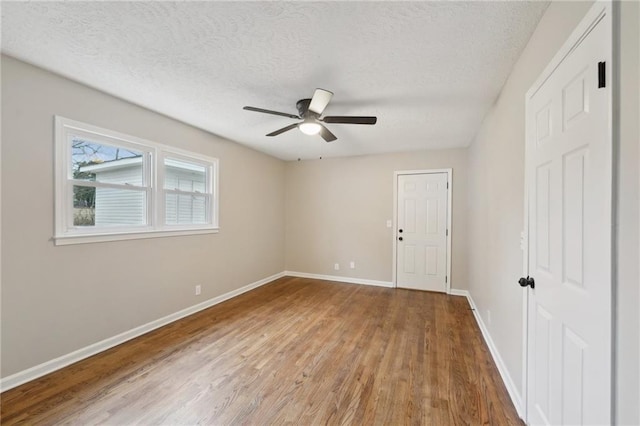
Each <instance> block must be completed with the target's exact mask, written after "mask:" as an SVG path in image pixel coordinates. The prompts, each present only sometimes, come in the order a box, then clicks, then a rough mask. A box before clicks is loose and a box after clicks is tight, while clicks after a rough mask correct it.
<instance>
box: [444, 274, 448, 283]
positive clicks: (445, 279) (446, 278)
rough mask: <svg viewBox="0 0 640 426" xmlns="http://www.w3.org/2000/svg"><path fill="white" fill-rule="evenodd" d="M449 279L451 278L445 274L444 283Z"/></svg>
mask: <svg viewBox="0 0 640 426" xmlns="http://www.w3.org/2000/svg"><path fill="white" fill-rule="evenodd" d="M448 279H449V277H447V276H446V275H445V276H444V283H445V284H446V283H448V282H449V281H448Z"/></svg>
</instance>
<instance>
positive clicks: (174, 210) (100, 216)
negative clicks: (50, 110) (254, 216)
mask: <svg viewBox="0 0 640 426" xmlns="http://www.w3.org/2000/svg"><path fill="white" fill-rule="evenodd" d="M55 143H56V160H55V161H56V233H55V241H56V244H57V245H60V244H75V243H84V242H97V241H112V240H120V239H132V238H148V237H157V236H166V235H185V234H194V233H208V232H216V231H217V229H218V223H217V222H218V221H217V219H218V214H217V199H216V197H217V191H216V188H217V171H218V160H217V159H215V158H210V157H206V156H202V155H199V154H194V153H190V152H186V151H182V150H178V149H175V148H172V147H168V146H165V145H161V144H158V143H154V142H150V141H145V140H142V139H139V138H135V137H133V136H127V135H122V134H119V133H116V132H112V131H109V130H105V129H100V128H97V127H95V126H91V125H88V124H83V123H79V122H76V121H72V120H68V119H66V118H62V117H56V138H55Z"/></svg>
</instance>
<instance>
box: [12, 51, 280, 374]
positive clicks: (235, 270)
mask: <svg viewBox="0 0 640 426" xmlns="http://www.w3.org/2000/svg"><path fill="white" fill-rule="evenodd" d="M54 114H58V115H62V116H65V117H68V118H71V119H75V120H79V121H83V122H86V123H90V124H94V125H97V126H101V127H105V128H108V129H113V130H116V131H119V132H123V133H126V134H130V135H134V136H138V137H142V138H145V139H149V140H153V141H157V142H160V143H165V144H169V145H173V146H176V147H179V148H183V149H187V150H190V151H194V152H198V153H203V154H206V155H210V156H213V157H217V158H219V159H220V198H221V203H220V233H219V234H209V235H199V236H187V237H169V238H155V239H146V240H132V241H121V242H108V243H98V244H83V245H73V246H58V247H56V246H54V245H53V243H52V242H51V237H52V235H53V181H52V178H53V116H54ZM212 119H215V117H212ZM284 178H285V164H284V162H282V161H280V160H276V159H274V158H272V157H269V156H267V155H264V154H261V153H258V152H256V151H253V150H250V149H247V148H244V147H242V146H240V145H238V144H234V143H231V142H228V141H225V140H223V139H221V138H219V137H216V136H213V135H211V134H209V133H206V132H203V131H200V130H197V129H195V128H193V127H190V126H187V125H185V124H182V123H179V122H177V121H175V120H172V119H169V118H167V117H164V116H161V115H159V114H156V113H153V112H150V111H148V110H145V109H143V108H140V107H137V106H135V105H132V104H130V103H127V102H124V101H122V100H119V99H116V98H114V97H111V96H109V95H106V94H104V93H101V92H98V91H95V90H93V89H90V88H88V87H86V86H83V85H80V84H77V83H74V82H72V81H70V80H67V79H64V78H62V77H59V76H56V75H54V74H51V73H48V72H45V71H43V70H41V69H38V68H35V67H32V66H30V65H27V64H25V63H22V62H19V61H17V60H14V59H12V58H8V57H5V56H3V57H2V191H1V194H2V330H1V331H2V377H6V376H8V375H11V374H13V373H16V372H18V371H21V370H23V369H26V368H29V367H32V366H34V365H37V364H39V363H42V362H45V361H48V360H51V359H53V358H56V357H58V356H61V355H65V354H67V353H69V352H72V351H74V350H76V349H79V348H82V347H85V346H87V345H89V344H92V343H95V342H98V341H100V340H102V339H105V338H108V337H112V336H114V335H116V334H118V333H121V332H123V331H126V330H129V329H132V328H134V327H136V326H139V325H142V324H145V323H147V322H149V321H152V320H156V319H158V318H161V317H163V316H165V315H168V314H171V313H174V312H176V311H178V310H180V309H183V308H186V307H189V306H192V305H195V304H196V303H199V302H202V301H205V300H207V299H209V298H212V297H214V296H217V295H220V294H223V293H226V292H228V291H231V290H234V289H237V288H239V287H241V286H244V285H246V284H249V283H251V282H254V281H257V280H259V279H262V278H265V277H267V276H270V275H272V274H276V273H278V272H281V271H283V270H284V210H283V207H284ZM196 284H201V285H202V295H201V296H198V297H196V296H194V286H195V285H196Z"/></svg>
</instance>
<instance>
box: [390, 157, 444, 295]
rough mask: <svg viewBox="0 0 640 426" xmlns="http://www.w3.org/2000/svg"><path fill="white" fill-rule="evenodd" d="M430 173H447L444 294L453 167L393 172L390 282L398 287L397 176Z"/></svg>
mask: <svg viewBox="0 0 640 426" xmlns="http://www.w3.org/2000/svg"><path fill="white" fill-rule="evenodd" d="M430 173H446V174H447V182H448V184H449V185H448V188H447V229H448V230H449V232H448V234H447V279H446V283H445V284H446V290H445V291H446V294H451V288H452V287H451V236H452V235H453V230H452V226H451V225H452V223H451V217H452V210H451V208H452V206H453V203H452V194H453V180H452V177H453V169H451V168H449V169H426V170H400V171H395V172H394V173H393V231H392V246H393V267H392V274H393V276H392V282H393V287H395V288H397V287H398V278H397V275H396V273H397V266H398V240H397V238H398V176H401V175H419V174H430Z"/></svg>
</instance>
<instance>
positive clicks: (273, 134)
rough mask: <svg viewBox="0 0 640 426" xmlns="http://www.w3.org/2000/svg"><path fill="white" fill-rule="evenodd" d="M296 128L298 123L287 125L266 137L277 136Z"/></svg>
mask: <svg viewBox="0 0 640 426" xmlns="http://www.w3.org/2000/svg"><path fill="white" fill-rule="evenodd" d="M296 127H298V123H295V124H289V125H288V126H287V127H283V128H282V129H278V130H276V131H275V132H271V133H269V134H268V135H267V136H278V135H279V134H280V133H284V132H288V131H289V130H291V129H295V128H296Z"/></svg>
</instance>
